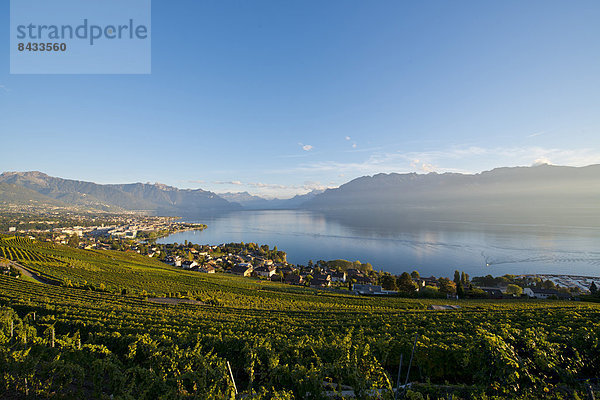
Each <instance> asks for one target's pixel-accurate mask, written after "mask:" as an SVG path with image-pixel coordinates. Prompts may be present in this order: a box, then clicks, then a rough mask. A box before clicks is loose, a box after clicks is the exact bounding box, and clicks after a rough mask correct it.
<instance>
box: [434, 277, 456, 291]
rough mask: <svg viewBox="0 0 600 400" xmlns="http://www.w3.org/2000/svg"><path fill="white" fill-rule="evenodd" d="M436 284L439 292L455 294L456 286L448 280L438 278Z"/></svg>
mask: <svg viewBox="0 0 600 400" xmlns="http://www.w3.org/2000/svg"><path fill="white" fill-rule="evenodd" d="M438 284H439V285H440V289H439V292H440V293H445V294H455V293H456V284H455V283H454V282H452V281H451V280H450V279H448V278H439V279H438Z"/></svg>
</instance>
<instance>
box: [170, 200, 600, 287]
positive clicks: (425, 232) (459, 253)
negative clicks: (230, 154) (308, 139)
mask: <svg viewBox="0 0 600 400" xmlns="http://www.w3.org/2000/svg"><path fill="white" fill-rule="evenodd" d="M190 222H192V221H190ZM194 222H201V223H205V224H207V225H208V228H207V229H206V230H204V231H190V232H180V233H176V234H173V235H170V236H169V237H166V238H163V239H160V240H159V242H160V243H175V242H176V243H183V242H184V241H185V240H187V241H189V242H193V243H197V244H211V245H215V244H221V243H231V242H255V243H258V244H268V245H269V246H271V247H272V246H274V245H276V246H277V247H278V249H280V250H284V251H286V252H287V254H288V262H290V263H294V264H306V263H307V262H308V260H313V261H317V260H321V259H322V260H332V259H338V258H342V259H347V260H352V261H354V260H360V261H361V262H370V263H371V264H372V265H373V267H374V268H375V269H381V270H385V271H389V272H391V273H394V274H399V273H401V272H403V271H409V272H410V271H412V270H415V269H416V270H418V271H419V272H420V273H421V275H427V276H429V275H432V274H433V275H435V276H452V274H453V272H454V270H455V269H460V270H464V271H465V272H467V273H469V274H470V275H471V276H480V275H487V274H492V275H503V274H508V273H510V274H535V273H537V274H571V275H586V276H599V275H600V229H599V228H588V227H557V226H542V225H537V226H534V225H515V224H512V225H498V224H496V225H491V224H473V223H460V222H441V221H423V223H422V224H414V223H413V224H402V223H397V222H394V221H392V222H391V223H389V224H380V223H369V221H368V220H365V219H361V218H332V217H327V216H325V215H322V214H319V213H313V212H309V211H298V210H277V211H240V212H234V213H229V214H225V215H221V216H217V217H208V218H204V219H201V220H196V221H194ZM487 264H489V266H488V265H487Z"/></svg>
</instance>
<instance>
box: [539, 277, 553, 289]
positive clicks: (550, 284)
mask: <svg viewBox="0 0 600 400" xmlns="http://www.w3.org/2000/svg"><path fill="white" fill-rule="evenodd" d="M542 288H544V289H556V285H555V284H554V282H552V281H551V280H550V279H548V280H546V281H544V282H543V283H542Z"/></svg>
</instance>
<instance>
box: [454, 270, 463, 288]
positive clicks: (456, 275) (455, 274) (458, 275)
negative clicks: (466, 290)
mask: <svg viewBox="0 0 600 400" xmlns="http://www.w3.org/2000/svg"><path fill="white" fill-rule="evenodd" d="M460 282H461V281H460V272H458V270H456V271H454V284H455V285H456V286H458V284H459V283H460Z"/></svg>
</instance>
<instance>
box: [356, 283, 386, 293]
mask: <svg viewBox="0 0 600 400" xmlns="http://www.w3.org/2000/svg"><path fill="white" fill-rule="evenodd" d="M352 291H353V292H354V293H355V294H383V291H382V289H381V286H379V285H370V284H367V285H362V284H359V283H355V284H354V285H352Z"/></svg>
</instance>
